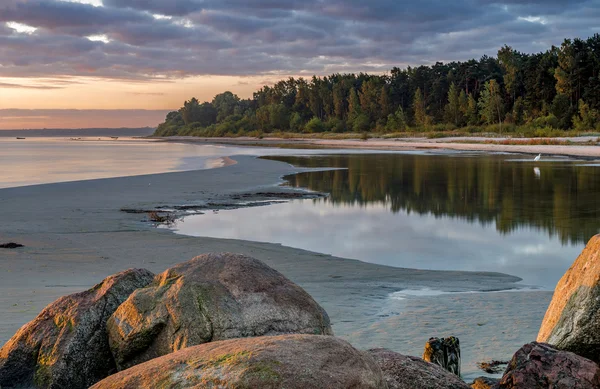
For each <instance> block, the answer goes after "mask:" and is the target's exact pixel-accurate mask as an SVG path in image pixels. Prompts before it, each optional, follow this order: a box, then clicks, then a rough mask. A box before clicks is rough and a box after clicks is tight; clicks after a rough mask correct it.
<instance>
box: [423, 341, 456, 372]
mask: <svg viewBox="0 0 600 389" xmlns="http://www.w3.org/2000/svg"><path fill="white" fill-rule="evenodd" d="M423 359H424V360H425V361H427V362H430V363H433V364H436V365H438V366H441V367H442V368H444V369H445V370H447V371H449V372H451V373H453V374H456V375H457V376H459V377H460V342H459V341H458V338H457V337H454V336H450V337H448V338H441V339H440V338H429V340H428V341H427V343H425V350H424V351H423Z"/></svg>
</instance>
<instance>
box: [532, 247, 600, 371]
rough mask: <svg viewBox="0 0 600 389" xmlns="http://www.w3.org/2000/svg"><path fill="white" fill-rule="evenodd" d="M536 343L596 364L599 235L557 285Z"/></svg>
mask: <svg viewBox="0 0 600 389" xmlns="http://www.w3.org/2000/svg"><path fill="white" fill-rule="evenodd" d="M537 341H538V342H544V343H549V344H552V345H554V346H556V347H557V348H559V349H562V350H567V351H572V352H574V353H576V354H579V355H581V356H584V357H586V358H588V359H591V360H593V361H596V362H600V235H596V236H594V237H592V239H590V241H589V242H588V244H587V246H586V247H585V249H584V250H583V252H582V253H581V254H580V255H579V257H578V258H577V259H576V260H575V262H574V263H573V265H571V267H570V268H569V270H567V272H566V273H565V275H564V276H563V277H562V278H561V279H560V281H559V282H558V285H557V286H556V289H555V290H554V296H553V297H552V301H551V302H550V306H549V307H548V310H547V311H546V315H545V316H544V320H543V322H542V327H541V328H540V332H539V334H538V337H537Z"/></svg>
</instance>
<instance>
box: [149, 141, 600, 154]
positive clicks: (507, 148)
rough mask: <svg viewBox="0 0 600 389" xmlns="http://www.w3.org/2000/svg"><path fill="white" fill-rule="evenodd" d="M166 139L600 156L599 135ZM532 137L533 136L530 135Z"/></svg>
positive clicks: (224, 142)
mask: <svg viewBox="0 0 600 389" xmlns="http://www.w3.org/2000/svg"><path fill="white" fill-rule="evenodd" d="M153 139H160V140H162V141H166V142H186V143H198V144H226V145H238V146H244V145H247V146H262V147H268V146H272V147H313V148H329V149H363V150H390V151H407V150H440V151H441V150H456V151H479V152H492V153H499V152H505V153H522V154H535V155H537V154H540V153H541V154H546V155H563V156H568V157H578V158H585V159H597V158H600V146H597V145H586V144H585V143H587V142H590V141H593V142H596V140H597V139H598V137H595V136H585V137H572V138H551V139H552V140H556V141H558V142H561V141H565V142H566V141H568V142H572V144H571V145H502V144H490V143H484V142H491V141H493V142H502V141H504V140H510V139H511V138H490V137H449V138H440V139H427V138H394V139H382V138H372V139H368V140H358V139H344V140H342V139H309V138H306V139H283V138H269V137H265V138H262V139H258V138H249V137H239V138H202V137H192V136H172V137H168V138H153ZM531 139H532V138H515V139H513V140H516V141H523V142H527V141H529V140H531ZM533 139H535V138H533Z"/></svg>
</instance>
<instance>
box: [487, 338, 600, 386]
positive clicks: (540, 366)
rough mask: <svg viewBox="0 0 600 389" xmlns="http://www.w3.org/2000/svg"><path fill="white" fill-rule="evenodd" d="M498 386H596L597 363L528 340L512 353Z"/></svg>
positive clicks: (599, 379)
mask: <svg viewBox="0 0 600 389" xmlns="http://www.w3.org/2000/svg"><path fill="white" fill-rule="evenodd" d="M494 388H498V389H548V388H552V389H598V388H600V369H599V367H598V365H597V364H596V363H595V362H593V361H590V360H589V359H586V358H584V357H581V356H579V355H577V354H574V353H572V352H569V351H561V350H557V349H555V348H553V347H552V346H550V345H549V344H545V343H537V342H533V343H529V344H526V345H525V346H523V347H521V349H519V351H517V352H516V353H515V355H514V356H513V358H512V360H511V361H510V363H509V364H508V367H507V368H506V371H505V372H504V376H502V379H501V380H500V383H499V384H498V386H495V387H494Z"/></svg>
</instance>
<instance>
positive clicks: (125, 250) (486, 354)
mask: <svg viewBox="0 0 600 389" xmlns="http://www.w3.org/2000/svg"><path fill="white" fill-rule="evenodd" d="M213 143H214V142H213ZM388 143H389V142H386V143H385V144H386V145H387V144H388ZM395 143H398V142H395ZM324 144H326V145H327V147H334V145H333V144H331V143H324ZM360 144H361V145H363V144H364V143H362V142H361V143H360ZM367 144H368V145H369V147H371V145H373V146H375V145H377V144H378V143H375V142H372V143H371V142H368V143H367ZM428 144H429V143H428ZM345 145H346V146H347V144H345ZM477 146H479V145H477ZM398 147H404V146H398ZM412 147H413V148H414V147H418V146H417V144H413V145H412ZM569 148H574V146H573V147H571V146H569ZM581 148H583V149H586V150H590V152H591V151H592V150H593V151H595V152H596V153H598V155H600V148H594V147H590V146H581ZM535 150H538V149H535ZM527 152H533V153H537V152H540V151H533V150H529V151H527ZM589 156H592V154H590V155H589ZM233 161H235V162H237V163H233ZM226 162H227V163H225V164H224V165H225V166H224V167H221V168H216V169H209V170H201V171H188V172H176V173H165V174H154V175H144V176H133V177H122V178H110V179H98V180H88V181H76V182H66V183H57V184H47V185H36V186H26V187H19V188H9V189H1V190H0V211H1V214H2V216H3V223H1V224H0V242H9V241H14V242H18V243H21V244H23V245H25V247H24V248H22V249H18V250H3V251H2V252H0V312H1V315H0V342H1V343H4V342H6V341H7V340H8V339H9V338H10V337H11V336H12V335H13V334H14V333H15V332H16V331H17V330H18V329H19V327H20V326H22V325H23V324H25V323H26V322H27V321H29V320H31V319H33V318H34V317H35V316H36V315H37V314H38V313H39V311H40V310H41V309H42V308H44V307H45V306H46V305H47V304H48V303H50V302H52V301H53V300H55V299H56V298H58V297H59V296H63V295H65V294H69V293H73V292H77V291H81V290H84V289H86V288H88V287H90V286H92V285H94V284H95V283H97V282H99V281H100V280H101V279H103V278H104V277H106V276H108V275H110V274H113V273H115V272H118V271H121V270H124V269H127V268H132V267H143V268H147V269H149V270H151V271H153V272H155V273H158V272H161V271H163V270H165V269H166V268H168V267H170V266H172V265H174V264H176V263H179V262H183V261H186V260H188V259H190V258H192V257H194V256H196V255H199V254H202V253H207V252H225V251H227V252H236V253H243V254H247V255H251V256H253V257H256V258H258V259H260V260H262V261H264V262H265V263H267V264H268V265H269V266H272V267H273V268H275V269H277V270H279V271H280V272H282V273H283V274H284V275H285V276H287V277H288V278H290V279H291V280H293V281H294V282H296V283H298V284H299V285H300V286H302V287H303V288H305V289H306V290H307V291H308V292H309V293H310V294H311V295H312V296H313V297H314V298H315V299H316V300H317V301H318V302H319V303H320V304H321V305H322V306H323V307H324V308H325V309H326V310H327V312H328V313H329V315H330V317H331V321H332V323H333V329H334V332H335V333H336V335H338V336H341V337H342V338H344V339H347V340H349V341H350V342H351V343H352V344H354V345H355V346H356V347H359V348H371V347H388V348H391V349H393V350H395V351H398V352H402V353H406V354H413V355H420V353H421V352H422V348H423V345H424V343H425V341H426V340H427V339H428V338H429V337H431V336H447V335H456V336H458V337H459V338H460V340H461V345H462V349H463V371H464V373H465V377H473V376H477V375H481V374H479V373H480V372H477V369H476V367H475V362H477V361H481V360H486V359H492V358H493V359H506V358H509V357H510V356H511V355H512V354H513V353H514V351H515V350H516V349H517V348H518V347H519V346H520V345H522V344H524V343H526V342H529V341H532V340H534V339H535V335H536V334H537V331H538V328H539V324H540V322H541V319H542V317H543V314H544V312H545V310H546V308H547V304H548V302H549V301H550V298H551V293H550V292H540V291H523V292H514V291H509V292H491V293H478V292H483V291H503V290H509V289H518V288H519V287H520V286H519V284H518V281H519V278H518V277H514V276H510V275H505V274H500V273H483V272H448V271H424V270H414V269H402V268H393V267H386V266H380V265H374V264H369V263H365V262H360V261H356V260H350V259H344V258H336V257H332V256H329V255H324V254H319V253H315V252H309V251H304V250H299V249H294V248H288V247H284V246H281V245H276V244H269V243H256V242H249V241H239V240H225V239H214V238H202V237H200V238H195V237H187V236H181V235H176V234H174V233H172V232H171V231H169V230H166V229H157V228H155V227H154V226H153V225H152V223H148V222H145V221H143V219H144V218H145V215H143V214H131V213H125V212H122V211H120V210H121V209H122V208H135V209H152V208H154V207H157V206H173V205H203V204H206V203H208V202H211V203H217V204H218V203H231V202H232V201H236V200H234V198H235V197H236V195H239V194H248V196H246V197H244V199H245V201H248V200H263V198H262V197H261V195H260V194H258V193H261V192H265V190H268V191H269V192H286V191H289V190H290V189H286V188H284V187H279V186H277V184H278V183H281V177H282V176H283V175H285V174H290V173H294V172H298V171H301V169H299V168H294V167H292V166H289V165H287V164H284V163H281V162H275V161H267V160H261V159H257V158H255V157H249V156H232V157H231V160H227V161H226ZM398 250H402V247H398ZM424 288H427V289H430V290H434V291H442V292H468V293H449V294H439V295H437V296H414V298H410V299H407V298H403V297H399V296H398V295H395V294H394V293H396V292H399V291H402V290H405V289H410V290H420V289H424ZM434 329H435V330H434Z"/></svg>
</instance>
